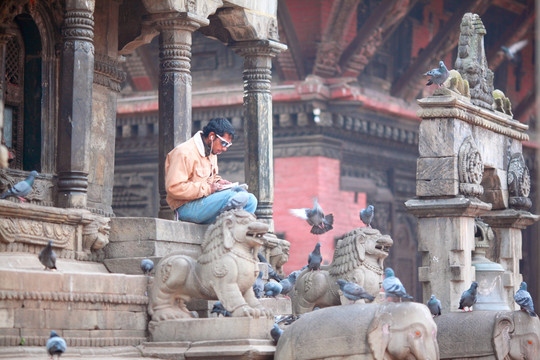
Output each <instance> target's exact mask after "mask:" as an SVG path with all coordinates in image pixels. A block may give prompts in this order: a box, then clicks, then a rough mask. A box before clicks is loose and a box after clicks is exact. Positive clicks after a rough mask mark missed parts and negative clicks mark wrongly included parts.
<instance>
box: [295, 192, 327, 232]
mask: <svg viewBox="0 0 540 360" xmlns="http://www.w3.org/2000/svg"><path fill="white" fill-rule="evenodd" d="M289 211H290V212H291V214H293V215H295V216H298V217H299V218H302V219H304V220H306V221H307V223H308V224H309V225H311V226H312V228H311V233H312V234H315V235H321V234H324V233H325V232H327V231H329V230H332V229H333V227H332V225H333V224H334V215H332V214H328V215H326V216H325V215H324V212H323V210H322V208H321V206H320V205H319V203H318V202H317V198H315V199H314V200H313V209H307V208H305V209H290V210H289Z"/></svg>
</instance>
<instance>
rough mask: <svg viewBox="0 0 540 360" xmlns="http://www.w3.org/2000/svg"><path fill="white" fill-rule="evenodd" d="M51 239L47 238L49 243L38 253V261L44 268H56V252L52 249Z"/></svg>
mask: <svg viewBox="0 0 540 360" xmlns="http://www.w3.org/2000/svg"><path fill="white" fill-rule="evenodd" d="M52 243H53V242H52V240H49V243H48V244H47V246H45V247H44V248H43V250H41V252H40V253H39V255H38V258H39V262H40V263H42V264H43V266H45V270H47V269H54V270H57V269H56V253H55V252H54V250H53V249H52Z"/></svg>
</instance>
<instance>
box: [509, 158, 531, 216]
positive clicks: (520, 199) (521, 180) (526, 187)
mask: <svg viewBox="0 0 540 360" xmlns="http://www.w3.org/2000/svg"><path fill="white" fill-rule="evenodd" d="M507 176H508V193H509V195H510V199H509V205H510V207H512V208H514V209H517V210H521V209H523V210H527V209H529V208H530V207H531V206H532V202H531V200H530V199H529V194H530V192H531V176H530V174H529V168H528V167H527V165H526V164H525V159H524V158H523V154H522V153H515V154H512V156H511V158H510V163H509V164H508V175H507Z"/></svg>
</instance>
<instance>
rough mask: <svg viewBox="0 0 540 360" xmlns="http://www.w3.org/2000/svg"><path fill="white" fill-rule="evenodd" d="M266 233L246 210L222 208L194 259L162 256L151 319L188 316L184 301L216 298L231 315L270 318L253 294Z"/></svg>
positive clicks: (176, 255) (153, 287)
mask: <svg viewBox="0 0 540 360" xmlns="http://www.w3.org/2000/svg"><path fill="white" fill-rule="evenodd" d="M267 231H268V225H266V224H264V223H262V222H258V221H257V220H256V218H255V215H253V214H251V213H248V212H246V211H244V210H231V211H226V212H224V213H223V214H221V215H220V216H219V217H218V218H217V219H216V222H215V223H214V224H212V225H210V226H209V228H208V230H207V231H206V234H205V238H204V240H203V243H202V244H201V255H200V256H199V257H198V259H197V260H195V259H193V258H191V257H189V256H186V255H178V254H171V255H168V256H166V257H164V258H163V259H161V261H160V262H159V263H158V265H157V267H156V270H155V278H154V283H153V285H152V290H151V297H150V304H149V313H150V314H151V315H152V321H153V322H159V321H162V320H172V319H181V318H191V317H192V314H191V313H190V312H189V310H188V309H187V307H186V302H187V301H189V300H190V299H192V298H196V299H206V300H219V301H220V302H221V304H223V307H224V308H225V309H226V310H227V311H229V312H230V313H231V314H232V316H249V317H260V316H266V317H270V316H272V312H271V311H270V310H269V309H266V308H264V307H263V306H262V305H261V303H260V302H259V300H258V299H257V298H256V297H255V294H254V293H253V283H254V282H255V279H256V278H257V275H258V274H259V266H258V259H257V252H258V251H259V248H260V246H261V245H262V243H263V236H264V234H266V232H267Z"/></svg>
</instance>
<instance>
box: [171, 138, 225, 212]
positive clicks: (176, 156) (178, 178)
mask: <svg viewBox="0 0 540 360" xmlns="http://www.w3.org/2000/svg"><path fill="white" fill-rule="evenodd" d="M217 174H218V165H217V156H216V155H213V154H210V155H209V156H205V154H204V143H203V140H202V131H199V132H198V133H196V134H195V135H193V137H192V138H191V139H189V140H188V141H186V142H183V143H182V144H180V145H177V146H176V147H175V148H174V149H172V150H171V151H170V152H169V153H168V154H167V159H166V160H165V190H166V191H167V203H168V204H169V206H170V207H171V209H173V210H174V209H177V208H179V207H180V206H182V205H184V204H185V203H187V202H189V201H192V200H196V199H199V198H202V197H204V196H208V195H210V194H211V193H212V190H211V187H210V184H212V183H214V182H216V181H218V180H220V179H221V177H220V176H219V175H217Z"/></svg>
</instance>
